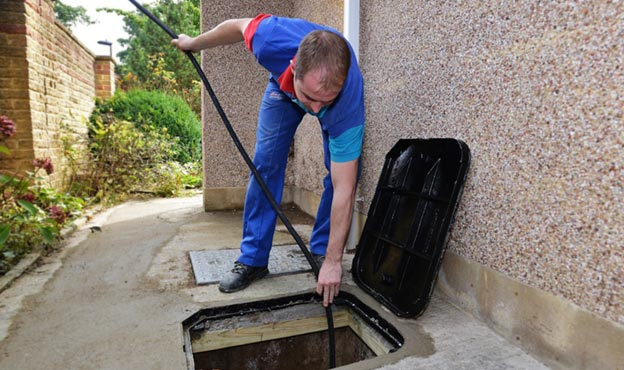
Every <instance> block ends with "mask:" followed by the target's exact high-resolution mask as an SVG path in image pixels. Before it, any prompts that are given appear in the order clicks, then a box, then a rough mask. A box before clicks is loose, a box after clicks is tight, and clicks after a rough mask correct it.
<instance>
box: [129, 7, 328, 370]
mask: <svg viewBox="0 0 624 370" xmlns="http://www.w3.org/2000/svg"><path fill="white" fill-rule="evenodd" d="M128 1H130V2H131V3H132V4H133V5H134V6H135V7H136V8H137V9H139V11H141V13H143V14H145V15H146V16H147V17H148V18H149V19H151V20H152V21H153V22H154V23H156V24H157V25H158V26H159V27H160V28H162V29H163V31H165V32H166V33H167V34H168V35H169V36H170V37H171V38H172V39H177V38H178V35H177V34H176V33H175V32H173V31H171V29H170V28H169V27H167V26H166V25H165V24H164V23H163V22H162V21H161V20H160V19H158V18H157V17H156V16H154V15H153V14H152V13H151V12H150V11H149V10H147V9H145V7H143V6H142V5H141V4H139V3H138V2H137V1H136V0H128ZM184 53H185V54H186V56H187V57H188V58H189V60H190V61H191V63H192V64H193V67H195V70H196V71H197V74H199V77H200V78H201V80H202V82H203V84H204V87H205V88H206V91H207V92H208V95H209V96H210V99H211V100H212V103H213V105H214V107H215V108H216V109H217V112H218V113H219V116H220V117H221V120H222V121H223V125H224V126H225V128H226V130H227V131H228V133H229V134H230V137H231V138H232V141H234V145H235V146H236V148H237V149H238V152H239V153H240V154H241V156H242V157H243V160H245V163H247V166H248V167H249V169H250V170H251V172H252V173H253V175H254V176H255V177H256V179H257V181H258V185H260V188H261V189H262V192H263V193H264V195H265V196H266V197H267V199H268V201H269V203H270V204H271V207H272V208H273V210H275V213H277V216H278V217H279V218H280V220H281V221H282V223H283V224H284V225H285V226H286V229H288V232H289V233H290V235H292V237H293V238H294V239H295V241H296V242H297V245H299V248H300V249H301V252H303V255H304V256H305V258H306V260H308V263H309V264H310V266H311V267H312V271H314V275H315V276H316V278H317V279H318V276H319V271H320V266H318V265H317V264H316V261H315V260H314V258H313V257H312V253H310V251H309V250H308V248H306V246H305V243H304V242H303V240H302V239H301V236H299V234H298V233H297V231H296V230H295V228H294V227H293V226H292V224H291V223H290V221H289V220H288V217H286V214H284V212H283V211H282V209H281V208H280V206H279V204H277V201H276V200H275V197H273V194H271V192H270V191H269V188H268V187H267V185H266V183H265V182H264V179H263V178H262V176H260V174H259V173H258V169H256V166H254V164H253V162H252V161H251V158H250V157H249V154H247V152H246V151H245V148H244V147H243V144H242V143H241V142H240V140H239V139H238V135H236V132H235V131H234V128H233V127H232V124H231V123H230V120H229V119H228V117H227V115H226V114H225V111H224V110H223V108H222V107H221V103H219V99H217V95H216V94H215V92H214V90H213V89H212V86H210V82H208V78H207V77H206V74H205V73H204V71H203V70H202V69H201V66H200V65H199V63H198V62H197V59H196V58H195V56H194V55H193V53H192V52H190V51H188V50H187V51H185V52H184ZM325 315H326V316H327V332H328V334H329V368H330V369H333V368H334V367H336V343H335V335H334V319H333V315H332V310H331V305H330V306H327V307H325Z"/></svg>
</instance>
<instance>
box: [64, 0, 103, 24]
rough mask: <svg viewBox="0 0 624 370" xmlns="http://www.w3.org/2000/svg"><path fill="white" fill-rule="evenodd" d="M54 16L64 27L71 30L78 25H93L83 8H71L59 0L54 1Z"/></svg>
mask: <svg viewBox="0 0 624 370" xmlns="http://www.w3.org/2000/svg"><path fill="white" fill-rule="evenodd" d="M54 15H55V16H56V19H57V20H58V21H59V22H61V23H62V24H63V25H64V26H65V27H68V28H71V27H73V26H75V25H76V24H79V23H84V24H93V23H95V22H93V20H92V19H91V18H90V17H89V16H88V15H87V10H86V9H85V8H84V6H71V5H67V4H65V3H63V2H62V1H61V0H56V1H54Z"/></svg>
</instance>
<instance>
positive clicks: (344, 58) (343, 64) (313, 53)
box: [295, 30, 351, 90]
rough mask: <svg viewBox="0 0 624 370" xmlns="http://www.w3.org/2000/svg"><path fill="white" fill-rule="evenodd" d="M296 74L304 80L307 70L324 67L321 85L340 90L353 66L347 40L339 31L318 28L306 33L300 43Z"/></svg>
mask: <svg viewBox="0 0 624 370" xmlns="http://www.w3.org/2000/svg"><path fill="white" fill-rule="evenodd" d="M296 58H297V59H296V64H295V76H296V78H297V79H298V80H303V77H304V76H305V74H306V73H307V72H310V71H314V70H317V69H323V70H324V72H325V73H324V74H323V76H324V77H323V79H322V80H321V85H322V87H323V88H325V89H328V90H340V89H341V88H342V85H343V84H344V81H345V79H346V78H347V73H348V72H349V67H350V66H351V53H350V52H349V46H348V45H347V41H346V40H345V39H344V38H342V36H340V35H338V34H337V33H334V32H330V31H325V30H316V31H312V32H310V33H309V34H307V35H306V37H304V38H303V40H301V44H299V50H298V51H297V56H296Z"/></svg>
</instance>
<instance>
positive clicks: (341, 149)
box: [244, 14, 364, 162]
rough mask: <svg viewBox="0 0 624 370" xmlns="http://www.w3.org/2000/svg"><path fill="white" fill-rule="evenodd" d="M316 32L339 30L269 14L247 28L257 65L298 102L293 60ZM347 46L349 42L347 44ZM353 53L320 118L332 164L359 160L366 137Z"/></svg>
mask: <svg viewBox="0 0 624 370" xmlns="http://www.w3.org/2000/svg"><path fill="white" fill-rule="evenodd" d="M314 30H327V31H330V32H334V33H337V34H339V33H338V31H336V30H334V29H332V28H329V27H325V26H321V25H318V24H314V23H311V22H308V21H306V20H303V19H293V18H282V17H277V16H274V15H270V14H260V15H258V16H257V17H255V18H254V19H253V20H252V21H251V22H250V23H249V25H248V26H247V28H246V29H245V33H244V37H245V45H246V46H247V48H248V49H249V50H250V51H251V52H252V53H253V55H254V56H255V58H256V60H257V61H258V63H259V64H260V65H261V66H263V67H264V68H265V69H266V70H267V71H269V73H270V75H271V78H272V79H274V80H275V81H276V82H278V83H279V85H280V89H281V90H282V92H283V93H284V94H286V95H287V96H288V97H289V98H291V99H295V98H296V96H295V90H294V86H293V76H292V70H291V68H289V67H290V61H291V60H293V59H294V58H295V54H297V50H298V48H299V44H300V43H301V40H303V38H304V37H305V36H306V35H307V34H308V33H310V32H312V31H314ZM347 44H348V42H347ZM349 49H350V51H351V66H350V68H349V72H348V73H347V78H346V80H345V83H344V85H343V87H342V90H341V91H340V94H338V96H337V98H336V100H335V101H334V102H333V103H332V104H331V105H330V106H329V107H327V109H326V110H325V111H323V112H322V114H319V116H318V119H319V122H320V124H321V128H322V130H323V131H325V132H327V134H328V136H329V151H330V155H331V160H332V162H348V161H352V160H354V159H357V158H359V156H360V154H361V152H362V140H363V138H364V80H363V78H362V73H361V72H360V68H359V66H358V64H357V59H356V58H355V53H354V52H353V49H352V48H351V45H349Z"/></svg>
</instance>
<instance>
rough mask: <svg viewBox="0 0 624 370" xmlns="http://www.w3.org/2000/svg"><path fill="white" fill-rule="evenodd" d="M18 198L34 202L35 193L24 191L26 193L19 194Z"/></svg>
mask: <svg viewBox="0 0 624 370" xmlns="http://www.w3.org/2000/svg"><path fill="white" fill-rule="evenodd" d="M19 199H21V200H25V201H27V202H30V203H34V202H35V194H33V193H26V194H24V195H22V196H20V197H19Z"/></svg>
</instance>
